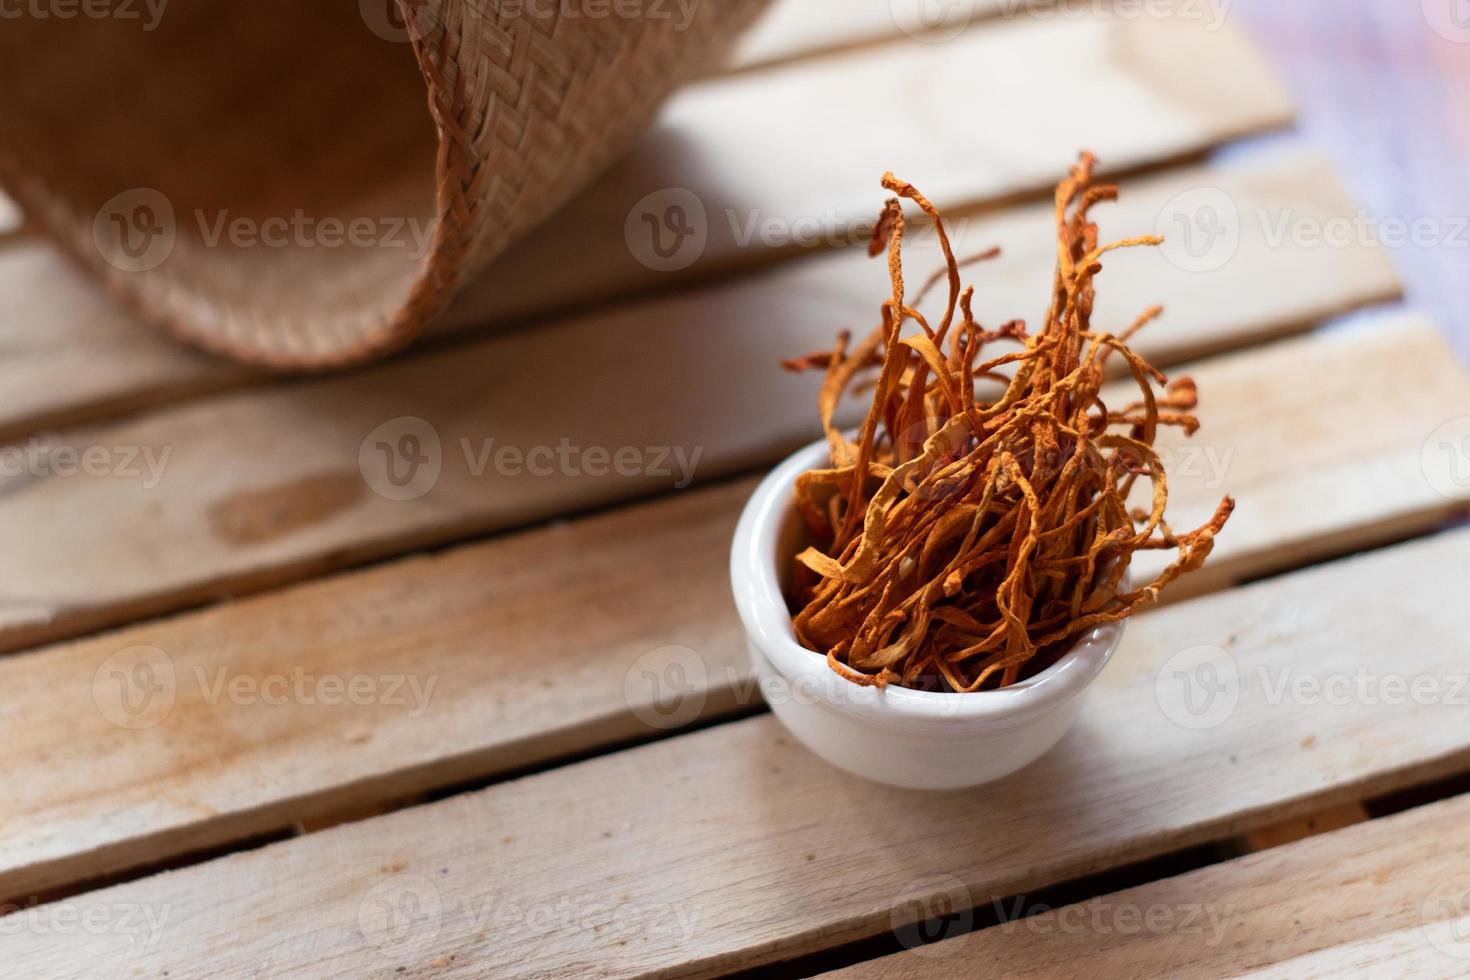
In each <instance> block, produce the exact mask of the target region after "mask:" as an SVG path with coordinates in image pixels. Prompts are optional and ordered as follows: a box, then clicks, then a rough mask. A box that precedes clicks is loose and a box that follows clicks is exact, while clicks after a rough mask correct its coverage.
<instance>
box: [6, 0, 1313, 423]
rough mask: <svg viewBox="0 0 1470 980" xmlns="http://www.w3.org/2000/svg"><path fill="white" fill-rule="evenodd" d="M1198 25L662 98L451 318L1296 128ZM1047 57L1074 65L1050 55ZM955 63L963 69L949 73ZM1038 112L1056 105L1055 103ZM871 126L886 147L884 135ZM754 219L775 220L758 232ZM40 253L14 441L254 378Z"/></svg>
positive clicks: (505, 310) (13, 393)
mask: <svg viewBox="0 0 1470 980" xmlns="http://www.w3.org/2000/svg"><path fill="white" fill-rule="evenodd" d="M1199 26H1200V25H1198V24H1195V23H1193V22H1189V21H1184V22H1179V23H1175V22H1172V21H1169V20H1167V19H1165V20H1162V21H1160V20H1158V19H1145V20H1133V21H1120V22H1116V23H1113V22H1102V21H1097V22H1094V21H1092V20H1084V21H1078V20H1075V19H1071V20H1067V21H1057V22H1039V21H1038V22H1029V23H1017V24H1014V25H1007V26H1006V27H1005V28H1004V29H1001V30H998V31H996V32H992V31H990V30H988V29H987V30H984V31H979V32H977V33H976V36H975V38H974V39H973V40H972V39H970V38H966V39H965V40H964V41H962V42H955V43H952V44H944V45H915V46H912V47H908V48H904V47H900V48H898V49H895V50H892V51H888V50H885V51H883V52H880V53H875V54H872V55H871V56H869V55H867V54H864V55H862V56H858V55H853V56H850V57H846V58H841V59H835V60H833V61H824V62H822V63H821V64H820V65H815V66H795V67H792V68H789V69H783V70H780V71H771V72H764V73H761V74H760V76H759V77H758V78H757V77H740V78H736V79H730V80H726V81H718V82H710V83H707V84H705V85H701V86H696V87H694V88H693V89H691V90H689V91H687V92H686V93H685V94H683V95H681V96H679V97H678V98H677V99H676V100H675V101H674V102H673V103H672V104H671V105H670V106H669V107H668V109H667V111H666V112H665V113H664V115H663V117H662V119H661V121H660V123H659V124H658V127H657V128H656V129H655V131H654V132H653V133H651V134H650V135H649V136H648V138H647V139H646V140H645V141H644V143H643V144H642V147H641V149H639V150H638V151H636V152H635V153H633V154H632V156H631V157H630V158H629V159H627V160H626V161H624V162H623V163H622V164H621V165H620V166H619V167H618V168H617V169H616V170H615V171H614V172H613V173H611V174H609V175H608V176H607V177H606V178H605V179H604V180H602V181H600V182H599V183H598V185H597V186H596V187H595V188H594V189H592V190H590V191H588V192H587V193H586V194H585V195H583V196H582V197H581V198H580V199H578V201H577V202H576V203H574V204H573V205H571V206H570V207H569V208H568V209H567V210H565V211H564V212H563V213H562V214H561V215H559V216H558V217H556V218H554V219H553V220H552V221H551V222H550V223H549V224H548V225H547V226H546V227H545V228H543V229H542V230H541V231H539V232H537V233H536V235H535V236H534V237H533V239H532V240H530V241H528V242H526V243H524V245H523V246H521V247H520V248H518V249H516V250H514V251H513V252H512V254H510V255H508V256H506V257H505V258H504V259H502V260H501V262H500V263H498V264H497V267H496V268H495V269H494V270H492V271H491V272H490V273H489V274H488V275H487V276H486V277H484V278H483V279H482V280H480V281H478V282H477V283H475V284H472V286H471V287H470V289H469V290H468V292H467V294H466V296H465V297H464V299H463V300H462V301H461V302H460V303H459V304H457V305H456V307H455V308H454V309H453V310H451V311H450V312H449V313H448V314H447V315H446V317H445V318H444V321H443V322H442V323H441V324H440V325H439V327H438V328H437V329H438V330H439V331H440V332H441V333H453V332H455V331H460V330H468V329H471V328H480V327H484V326H486V325H487V324H490V323H494V322H501V321H505V320H507V319H512V318H519V317H525V316H530V315H533V314H535V315H541V314H545V313H547V312H548V311H551V310H559V309H566V308H568V307H571V306H576V305H578V304H585V303H586V302H587V301H589V300H592V299H596V298H601V297H606V296H610V295H613V294H623V293H627V292H629V291H631V290H634V289H638V288H645V287H652V286H667V285H670V284H671V283H672V282H673V281H674V280H675V279H676V278H678V277H679V276H687V275H695V274H700V273H701V272H707V271H708V270H709V269H710V268H712V267H714V266H719V265H722V264H723V265H729V264H730V263H731V262H733V261H734V260H735V259H736V258H737V253H743V254H744V255H745V256H746V259H747V260H749V259H750V257H751V256H753V255H758V254H764V255H766V257H767V258H772V257H775V256H777V255H780V254H784V253H785V252H787V251H789V249H788V248H785V247H784V246H785V244H786V243H785V239H784V237H783V236H784V235H785V233H786V232H791V233H792V234H796V233H800V234H801V235H803V236H807V235H813V234H814V235H815V236H816V237H815V240H814V242H811V243H809V244H815V245H824V244H833V243H837V242H839V241H845V240H846V239H847V238H849V237H850V236H851V235H852V234H853V233H854V232H855V230H856V231H860V230H861V226H862V225H864V224H865V223H866V222H868V221H870V220H871V219H872V217H873V216H874V215H875V214H876V213H877V209H878V207H879V205H880V203H881V201H882V198H883V196H884V195H883V192H882V191H881V190H880V188H879V187H878V186H877V179H878V177H879V176H880V175H881V174H882V173H883V171H884V170H887V169H889V168H894V169H898V170H900V171H901V172H903V173H905V174H906V175H907V176H909V177H910V178H911V179H914V180H918V181H922V182H923V186H924V187H925V189H926V190H927V191H928V193H929V194H930V195H931V196H932V197H934V198H935V199H936V200H939V201H941V202H944V203H945V204H947V205H950V206H953V207H956V208H958V207H961V206H968V205H974V204H977V203H980V202H987V201H988V202H991V203H995V202H997V201H1000V200H1005V199H1009V198H1012V197H1014V196H1015V195H1017V194H1020V193H1023V192H1028V191H1036V190H1039V189H1041V188H1043V187H1045V186H1046V185H1048V184H1049V183H1050V182H1052V181H1054V180H1056V179H1057V178H1058V177H1059V176H1060V175H1061V174H1062V173H1063V172H1064V170H1065V168H1066V166H1067V165H1068V164H1069V163H1070V162H1071V160H1072V159H1073V157H1074V156H1075V154H1076V152H1077V151H1078V149H1079V148H1081V147H1083V146H1090V147H1092V148H1093V149H1095V150H1097V151H1099V152H1101V153H1102V154H1104V162H1105V163H1107V164H1108V165H1110V166H1114V167H1128V166H1135V165H1138V164H1142V163H1145V162H1151V161H1158V160H1161V159H1166V158H1169V157H1173V156H1177V155H1181V154H1186V153H1190V152H1192V151H1195V150H1199V149H1202V148H1204V147H1206V146H1209V145H1212V144H1214V143H1218V142H1220V141H1222V140H1226V139H1229V138H1230V137H1232V136H1236V135H1240V134H1242V133H1245V132H1250V131H1255V130H1258V129H1261V128H1264V127H1269V126H1272V125H1277V124H1281V123H1283V122H1285V121H1286V120H1287V119H1288V118H1289V116H1290V112H1289V108H1288V106H1287V104H1286V103H1285V101H1284V100H1283V98H1282V97H1281V95H1280V93H1279V92H1278V90H1277V89H1276V88H1275V86H1274V83H1272V82H1271V80H1270V78H1269V76H1268V75H1267V73H1266V72H1265V71H1264V69H1263V68H1262V67H1261V64H1260V61H1259V59H1258V58H1257V57H1256V56H1255V54H1254V51H1253V50H1252V48H1251V47H1250V45H1249V44H1248V43H1247V42H1246V41H1245V40H1244V39H1243V38H1241V37H1240V36H1238V35H1236V34H1234V33H1232V32H1230V31H1225V32H1221V33H1204V32H1201V31H1200V30H1199ZM1163 42H1168V43H1167V44H1165V43H1163ZM1134 49H1137V50H1140V51H1142V50H1147V51H1151V52H1154V54H1151V55H1150V56H1149V57H1146V58H1143V57H1140V58H1139V59H1136V60H1134V61H1130V62H1129V63H1127V64H1125V63H1123V62H1121V61H1119V60H1117V59H1115V58H1113V57H1112V56H1111V54H1110V53H1109V52H1112V51H1114V50H1134ZM1048 58H1053V59H1056V61H1057V62H1058V65H1059V66H1060V67H1058V68H1052V67H1047V65H1046V61H1047V59H1048ZM1180 65H1188V66H1189V76H1190V77H1191V78H1192V79H1194V81H1192V82H1191V84H1190V85H1188V86H1180V85H1178V84H1175V83H1172V82H1171V83H1170V84H1169V85H1168V87H1167V90H1166V89H1164V88H1161V87H1160V86H1159V84H1158V81H1159V79H1160V78H1161V77H1164V76H1167V75H1168V74H1169V73H1170V72H1172V71H1175V70H1176V69H1177V68H1178V67H1179V66H1180ZM948 76H954V82H953V84H950V83H945V82H944V81H943V80H944V78H946V77H948ZM1084 85H1085V86H1086V88H1087V90H1088V91H1089V92H1090V93H1092V95H1091V96H1090V100H1091V101H1093V102H1095V103H1096V104H1095V105H1092V106H1091V107H1090V108H1088V110H1087V111H1086V112H1080V111H1078V112H1074V111H1067V110H1066V107H1069V106H1072V105H1074V103H1075V100H1074V98H1073V97H1072V95H1071V92H1072V90H1073V89H1074V88H1076V87H1078V86H1084ZM976 91H1007V92H1019V93H1025V98H1016V99H1011V100H994V101H996V102H997V104H996V105H993V106H988V107H987V109H986V112H985V114H984V116H983V118H982V119H980V120H979V121H977V122H976V124H975V125H973V126H966V127H958V128H957V127H955V126H953V125H952V124H951V117H952V118H953V119H973V118H974V110H973V106H972V105H971V98H972V97H971V96H970V94H969V93H971V92H976ZM916 92H922V93H923V98H922V104H923V105H924V106H925V107H926V111H925V113H924V114H922V115H914V114H913V113H912V111H911V109H910V103H912V102H914V101H915V93H916ZM1039 106H1051V107H1052V110H1051V114H1046V113H1042V112H1040V111H1038V110H1037V107H1039ZM877 120H883V122H882V126H883V132H884V133H885V138H884V139H883V140H875V139H873V138H872V136H871V134H872V133H874V132H875V131H877V130H876V129H875V127H876V126H877V125H878V123H877ZM1014 131H1024V132H1026V133H1027V134H1028V135H1027V139H1026V140H1025V141H1024V143H1018V142H1017V141H1015V140H1013V139H1010V138H1008V137H1004V136H1002V135H999V134H1004V133H1007V132H1014ZM795 147H814V148H817V149H814V150H812V151H810V152H807V151H802V152H796V151H795V150H794V149H793V148H795ZM666 188H685V189H688V190H690V191H691V192H693V193H696V195H697V196H698V197H699V198H700V202H701V203H700V207H702V208H703V209H704V211H705V215H706V219H707V220H706V222H705V223H706V225H707V226H708V229H709V232H710V235H709V237H708V241H707V245H706V247H705V249H704V254H703V258H702V260H701V261H700V262H699V263H698V264H697V265H696V266H695V267H691V268H686V269H682V270H678V271H677V272H675V271H668V272H658V271H654V270H652V269H649V268H647V267H645V266H644V265H642V264H640V263H639V261H638V260H637V259H635V258H634V256H633V254H632V252H631V251H630V248H629V241H630V239H628V238H627V237H626V236H625V228H626V226H627V225H628V223H629V217H628V216H629V213H630V209H631V208H632V207H633V205H634V204H635V203H637V202H638V201H639V200H640V199H643V198H645V197H647V196H648V195H649V194H651V193H654V192H657V191H659V190H661V189H666ZM666 196H667V195H666ZM660 200H662V199H661V198H657V197H655V198H651V199H649V206H650V207H653V206H654V205H656V204H657V203H658V202H659V201H660ZM670 203H677V202H676V201H674V200H673V199H672V198H670ZM654 210H657V208H654ZM652 216H653V217H654V218H658V217H660V215H657V214H655V215H652ZM751 220H755V221H756V222H757V224H756V227H757V228H758V229H764V227H765V224H766V223H767V222H771V223H772V229H773V230H772V231H769V232H768V231H760V232H759V233H756V234H754V236H753V237H752V238H751V240H749V241H747V242H745V244H743V245H742V244H741V242H742V241H743V240H744V239H745V238H746V229H747V227H748V225H749V222H750V221H751ZM732 221H733V222H734V224H733V226H732ZM633 227H634V228H635V229H636V228H637V227H638V226H637V222H636V221H634V223H633ZM802 240H806V239H805V238H803V239H802ZM635 241H636V240H635ZM35 249H38V250H41V251H39V252H38V251H35V250H28V251H25V252H11V253H7V252H5V251H0V285H3V284H5V283H10V282H17V281H21V282H24V283H26V284H27V285H26V288H24V289H20V288H19V287H17V289H18V290H19V291H18V293H17V294H15V295H14V296H13V298H11V299H8V300H6V302H9V303H12V304H14V306H13V309H12V311H10V312H8V313H6V314H5V315H3V316H0V343H3V344H4V346H5V347H6V348H7V349H15V350H21V351H27V352H33V353H31V354H29V356H28V358H27V360H26V361H25V362H23V363H17V362H16V361H15V360H14V359H13V358H4V359H0V438H5V437H6V436H7V435H9V434H14V433H15V432H17V431H23V430H25V429H26V427H30V428H32V429H34V428H36V427H41V426H48V425H57V424H61V423H62V422H68V421H70V420H72V419H75V418H78V417H82V416H87V415H90V416H93V417H97V416H99V415H102V414H105V413H106V412H108V411H112V410H114V409H116V408H118V407H124V406H127V405H129V404H132V403H136V402H139V401H143V400H153V401H157V400H158V399H159V397H160V396H159V393H160V392H163V393H170V392H173V393H177V392H181V391H182V392H184V393H194V392H197V391H199V390H200V389H201V388H207V387H208V386H209V385H210V384H211V383H213V381H214V379H218V378H221V377H224V378H228V379H230V381H231V382H232V383H238V380H239V378H240V377H241V373H240V372H239V371H237V370H235V369H232V368H226V367H224V366H221V365H215V364H210V363H207V362H200V359H198V358H194V357H191V356H190V355H188V354H186V353H180V352H179V351H178V349H177V347H176V346H175V345H174V344H173V343H172V342H171V341H169V340H168V339H166V338H164V337H161V336H158V335H156V334H155V333H152V332H146V331H147V328H145V327H142V326H140V325H139V324H138V322H137V321H136V319H134V318H133V317H131V316H130V315H128V314H127V313H125V312H123V311H122V310H120V309H116V308H114V307H112V306H110V305H108V304H107V303H106V302H104V301H103V300H102V299H101V298H99V297H98V296H95V295H93V294H92V293H91V292H90V291H89V290H90V288H91V287H90V286H86V285H79V284H78V282H77V277H76V276H75V274H74V273H73V272H72V271H71V270H70V269H69V268H68V267H66V266H64V265H63V264H62V260H61V259H60V257H59V256H55V257H50V256H51V255H52V253H49V252H46V251H45V250H44V249H45V247H44V246H42V245H39V244H38V245H36V246H35ZM640 254H645V257H647V254H648V253H646V252H641V253H640ZM1046 264H1047V265H1048V266H1049V265H1050V262H1048V263H1046ZM32 283H46V284H48V288H46V289H44V290H40V289H35V288H33V287H32V286H31V284H32ZM4 292H5V293H9V290H4ZM83 311H94V312H92V313H90V314H87V315H84V314H83ZM863 314H864V318H865V319H866V318H867V316H868V315H869V314H868V309H867V307H865V308H864V310H863ZM78 336H80V338H82V339H81V340H78V339H76V338H77V337H78ZM83 341H85V343H84V342H83ZM97 345H107V347H108V348H109V349H111V348H113V347H116V348H118V349H125V350H126V353H127V356H126V357H119V358H108V359H105V360H103V359H98V360H94V361H88V362H84V363H80V364H79V363H78V360H79V356H80V355H79V353H78V352H79V351H84V350H86V349H89V348H90V349H95V348H96V346H97Z"/></svg>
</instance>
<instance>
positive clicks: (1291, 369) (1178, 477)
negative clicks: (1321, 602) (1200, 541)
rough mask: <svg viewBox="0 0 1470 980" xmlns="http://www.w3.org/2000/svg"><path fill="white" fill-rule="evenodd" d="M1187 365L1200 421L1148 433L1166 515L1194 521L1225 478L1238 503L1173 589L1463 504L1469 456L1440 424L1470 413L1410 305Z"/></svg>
mask: <svg viewBox="0 0 1470 980" xmlns="http://www.w3.org/2000/svg"><path fill="white" fill-rule="evenodd" d="M1190 373H1196V374H1197V377H1198V380H1199V381H1200V387H1201V397H1202V399H1203V401H1202V407H1201V409H1200V414H1201V416H1202V418H1203V419H1204V422H1205V425H1204V427H1203V428H1201V430H1200V432H1199V433H1198V434H1197V435H1196V436H1195V437H1194V438H1193V439H1186V438H1184V436H1183V435H1182V433H1180V432H1179V431H1177V430H1174V431H1169V432H1167V433H1166V434H1164V435H1163V436H1162V437H1161V438H1160V439H1159V441H1158V447H1159V451H1160V454H1161V455H1162V456H1163V458H1164V459H1165V462H1166V464H1167V465H1168V466H1169V489H1170V503H1171V506H1170V511H1169V513H1170V522H1171V524H1172V526H1174V527H1177V528H1185V527H1192V526H1195V525H1196V524H1199V523H1202V522H1203V521H1205V520H1206V519H1207V518H1208V517H1209V515H1210V514H1211V513H1212V512H1213V510H1214V507H1215V506H1216V504H1218V502H1219V499H1220V497H1221V496H1222V495H1223V494H1224V493H1226V492H1228V493H1231V494H1233V495H1235V496H1236V498H1237V501H1238V506H1237V508H1236V511H1235V514H1234V515H1233V516H1232V517H1231V521H1230V527H1229V533H1228V534H1227V535H1223V536H1222V547H1223V548H1224V549H1226V550H1225V554H1226V555H1228V557H1225V559H1224V560H1221V561H1213V562H1211V563H1209V564H1207V565H1206V566H1205V568H1204V569H1202V570H1201V571H1200V572H1199V573H1198V574H1196V575H1193V576H1191V577H1190V579H1189V580H1188V581H1186V582H1183V583H1181V589H1180V591H1178V592H1176V596H1182V595H1189V594H1198V593H1200V592H1203V591H1207V590H1212V589H1216V588H1221V587H1224V586H1226V585H1229V584H1231V583H1234V582H1239V581H1242V580H1243V579H1246V578H1250V577H1253V576H1258V575H1264V574H1267V573H1269V572H1272V571H1274V570H1277V569H1282V568H1290V567H1294V566H1297V565H1301V564H1305V563H1307V562H1310V561H1315V560H1318V559H1321V558H1325V557H1331V556H1334V555H1341V554H1346V553H1348V552H1351V551H1356V550H1359V549H1362V548H1367V547H1371V546H1372V545H1374V544H1378V543H1381V542H1384V541H1391V540H1394V539H1395V538H1398V537H1401V536H1404V535H1407V534H1412V533H1415V532H1416V531H1423V530H1426V529H1429V528H1432V527H1435V526H1437V525H1438V524H1439V523H1440V522H1441V521H1444V520H1448V519H1450V518H1452V517H1454V516H1456V515H1460V514H1463V513H1464V512H1465V510H1466V507H1467V504H1470V481H1467V480H1465V479H1464V478H1463V475H1462V474H1463V471H1464V470H1466V469H1467V468H1470V460H1467V459H1464V458H1463V457H1464V452H1463V448H1462V447H1461V446H1460V445H1459V443H1458V441H1451V436H1449V435H1446V433H1448V432H1451V431H1453V432H1459V431H1460V428H1463V427H1464V426H1466V425H1470V422H1467V421H1466V418H1465V412H1466V407H1467V406H1470V389H1467V387H1466V384H1467V376H1466V373H1465V371H1464V369H1463V368H1462V367H1461V365H1460V364H1459V362H1458V361H1457V360H1456V358H1455V357H1454V354H1453V353H1452V352H1451V351H1450V350H1449V348H1448V347H1447V346H1446V345H1445V342H1444V340H1443V339H1442V338H1441V337H1440V335H1439V333H1438V331H1437V330H1435V329H1434V327H1432V326H1431V325H1430V324H1429V323H1427V322H1426V321H1425V320H1423V319H1421V318H1417V317H1402V318H1389V319H1386V320H1385V319H1369V320H1366V321H1360V322H1358V323H1356V324H1354V325H1353V326H1351V327H1350V328H1347V329H1343V330H1340V331H1334V332H1329V333H1326V334H1323V335H1320V336H1315V337H1309V338H1304V339H1299V340H1295V341H1290V342H1287V343H1283V344H1278V345H1276V346H1275V347H1274V348H1271V349H1270V350H1263V351H1259V352H1254V351H1252V352H1245V353H1238V354H1231V355H1228V356H1225V357H1220V358H1216V359H1214V360H1213V361H1211V362H1210V363H1209V365H1208V368H1207V369H1201V370H1199V371H1198V372H1190ZM1436 389H1437V393H1434V392H1435V390H1436ZM1339 426H1341V427H1339ZM1456 426H1458V427H1459V428H1453V427H1456ZM1445 427H1452V428H1445ZM1453 438H1454V439H1458V438H1459V436H1454V437H1453ZM1445 453H1453V454H1455V455H1454V457H1453V458H1448V457H1446V456H1445V455H1444V454H1445ZM1288 459H1290V462H1289V463H1288V462H1287V460H1288ZM1142 489H1143V488H1140V491H1142ZM1227 540H1228V543H1225V542H1226V541H1227ZM1167 561H1168V556H1167V555H1166V554H1164V553H1163V552H1152V553H1147V554H1143V555H1140V556H1138V559H1137V560H1136V561H1135V563H1134V567H1135V569H1137V570H1138V571H1137V574H1141V575H1150V574H1153V573H1155V572H1157V571H1158V570H1160V569H1162V567H1163V566H1164V565H1165V564H1166V563H1167Z"/></svg>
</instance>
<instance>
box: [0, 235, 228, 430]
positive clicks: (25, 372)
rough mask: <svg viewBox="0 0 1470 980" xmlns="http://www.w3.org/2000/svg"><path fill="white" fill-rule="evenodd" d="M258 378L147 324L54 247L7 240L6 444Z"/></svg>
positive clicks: (2, 314) (0, 382) (1, 364)
mask: <svg viewBox="0 0 1470 980" xmlns="http://www.w3.org/2000/svg"><path fill="white" fill-rule="evenodd" d="M251 377H252V374H251V372H249V371H247V370H246V369H244V368H240V367H237V366H234V365H230V364H226V363H224V362H223V361H220V360H218V359H216V358H212V357H209V356H208V355H206V354H202V353H200V352H198V351H194V350H190V349H188V348H186V347H184V346H182V345H181V344H179V343H178V342H176V341H175V340H173V339H172V338H171V337H168V336H166V335H165V334H164V333H163V332H162V331H159V330H155V329H153V328H151V327H148V326H146V325H144V324H143V323H142V322H140V321H139V320H138V318H137V317H135V316H134V315H133V314H132V313H130V312H129V311H128V310H127V309H125V308H124V307H123V306H122V304H121V303H119V302H118V301H117V300H116V299H115V298H114V297H112V296H109V295H107V294H106V293H105V292H103V291H102V290H101V289H99V288H98V287H97V285H96V283H94V282H93V281H92V280H91V279H89V278H87V277H86V276H84V275H83V274H82V273H81V272H80V271H79V270H77V269H76V268H74V267H73V266H72V265H71V264H69V263H68V262H67V261H66V260H64V259H63V258H62V256H61V255H60V254H59V253H58V252H57V250H56V248H55V246H53V245H52V244H51V243H50V242H48V241H45V240H43V239H41V238H39V237H37V236H34V235H24V236H22V235H17V236H15V237H13V238H11V239H9V240H0V442H8V441H12V440H17V441H19V440H23V439H24V438H25V437H26V436H27V435H28V434H30V433H34V432H38V431H41V430H43V429H46V428H54V427H56V426H59V425H67V424H71V423H72V422H74V421H77V420H90V419H95V418H98V417H101V416H106V415H117V414H121V413H123V412H126V411H129V410H131V409H135V408H138V407H141V406H147V405H151V404H158V403H163V402H169V401H177V400H180V399H183V398H187V397H196V398H197V397H199V396H201V395H205V394H209V393H211V392H217V391H219V390H220V389H221V388H222V387H225V386H231V385H238V384H241V383H244V382H245V381H246V380H248V379H249V378H251Z"/></svg>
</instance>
